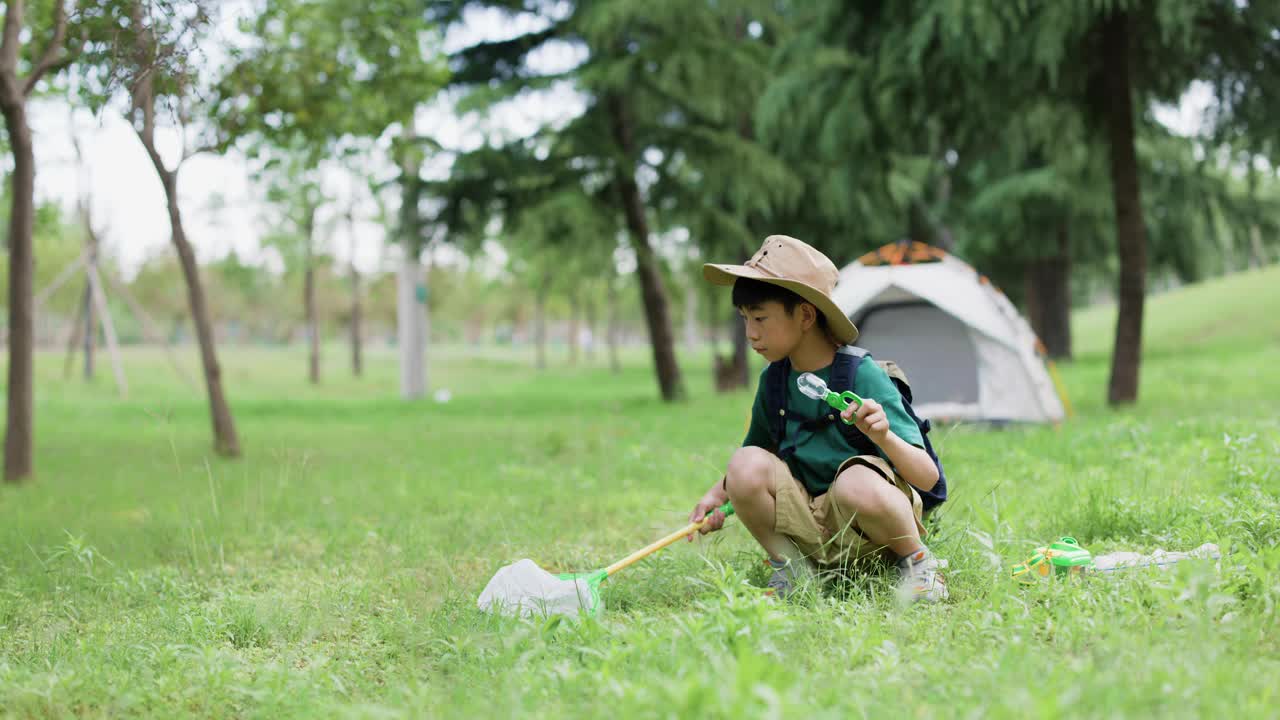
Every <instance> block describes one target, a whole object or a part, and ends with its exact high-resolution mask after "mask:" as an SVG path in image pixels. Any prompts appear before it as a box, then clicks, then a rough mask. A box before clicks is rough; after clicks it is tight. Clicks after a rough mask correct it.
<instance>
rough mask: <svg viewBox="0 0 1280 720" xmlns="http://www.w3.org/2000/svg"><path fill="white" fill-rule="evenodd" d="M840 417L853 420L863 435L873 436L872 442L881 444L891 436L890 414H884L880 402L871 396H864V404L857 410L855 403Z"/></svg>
mask: <svg viewBox="0 0 1280 720" xmlns="http://www.w3.org/2000/svg"><path fill="white" fill-rule="evenodd" d="M840 417H842V418H844V419H845V420H853V424H854V425H856V426H857V428H858V429H859V430H861V431H862V434H863V435H866V436H867V437H869V438H871V442H873V443H875V444H877V445H881V444H883V443H884V441H885V440H886V439H887V438H888V437H889V416H888V415H885V414H884V408H883V407H881V405H880V403H878V402H876V401H875V400H872V399H871V398H863V399H862V405H861V406H859V407H858V408H857V409H856V410H855V409H854V407H853V405H852V404H850V405H849V407H847V408H845V409H844V410H843V411H842V412H841V413H840Z"/></svg>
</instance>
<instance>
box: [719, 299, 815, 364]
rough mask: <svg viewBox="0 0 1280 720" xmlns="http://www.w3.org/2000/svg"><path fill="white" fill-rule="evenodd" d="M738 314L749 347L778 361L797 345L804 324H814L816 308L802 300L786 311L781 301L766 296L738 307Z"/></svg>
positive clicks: (767, 357) (806, 325) (766, 357)
mask: <svg viewBox="0 0 1280 720" xmlns="http://www.w3.org/2000/svg"><path fill="white" fill-rule="evenodd" d="M738 314H739V315H741V316H742V319H743V322H744V324H745V327H746V332H747V342H749V343H751V349H752V350H755V351H756V352H758V353H760V354H761V355H763V356H764V359H765V360H768V361H769V362H777V361H779V360H781V359H782V358H785V357H787V356H788V355H790V354H791V352H792V351H793V350H795V349H796V348H797V347H798V346H799V345H800V340H801V339H803V338H804V332H805V328H806V327H808V326H811V325H813V320H814V318H815V317H816V314H817V312H816V310H815V309H814V308H813V306H812V305H809V304H808V303H801V304H799V305H797V306H796V307H795V308H793V309H792V310H791V312H787V308H786V306H785V305H783V304H782V303H780V302H778V301H777V300H768V301H766V302H763V303H761V304H759V305H748V306H746V307H740V308H738ZM806 318H808V322H807V323H806Z"/></svg>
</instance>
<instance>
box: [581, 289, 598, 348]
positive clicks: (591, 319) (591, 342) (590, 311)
mask: <svg viewBox="0 0 1280 720" xmlns="http://www.w3.org/2000/svg"><path fill="white" fill-rule="evenodd" d="M594 289H595V288H594V287H593V288H592V290H593V291H594ZM582 314H583V316H584V317H585V318H586V324H587V342H586V343H585V345H586V347H584V348H583V355H584V356H585V357H586V360H587V362H588V363H595V361H596V296H595V295H594V294H588V296H587V300H586V302H584V303H583V304H582Z"/></svg>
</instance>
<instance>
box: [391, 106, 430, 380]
mask: <svg viewBox="0 0 1280 720" xmlns="http://www.w3.org/2000/svg"><path fill="white" fill-rule="evenodd" d="M409 126H410V127H409V129H408V130H407V131H406V147H405V149H404V150H403V151H402V152H403V154H402V155H401V157H400V163H399V164H400V185H401V199H400V248H401V250H402V251H403V252H402V253H401V261H400V274H399V277H398V283H399V284H398V288H399V293H398V295H397V301H396V325H397V331H398V337H397V343H398V345H399V349H400V397H402V398H404V399H405V400H413V399H415V398H420V397H422V396H423V395H425V394H426V392H427V358H426V345H427V343H428V342H429V340H430V337H429V333H430V330H429V328H430V325H429V322H430V320H429V318H428V316H427V310H428V308H427V292H428V288H427V281H426V275H425V274H424V273H423V269H422V262H421V257H420V256H421V254H422V233H421V228H422V218H421V215H420V212H421V211H420V210H419V208H418V202H419V200H420V199H421V197H422V182H421V181H420V180H419V179H418V170H419V164H418V162H417V157H418V156H417V154H416V153H415V151H414V150H413V148H412V143H413V141H414V139H415V135H414V133H413V129H412V121H410V123H409Z"/></svg>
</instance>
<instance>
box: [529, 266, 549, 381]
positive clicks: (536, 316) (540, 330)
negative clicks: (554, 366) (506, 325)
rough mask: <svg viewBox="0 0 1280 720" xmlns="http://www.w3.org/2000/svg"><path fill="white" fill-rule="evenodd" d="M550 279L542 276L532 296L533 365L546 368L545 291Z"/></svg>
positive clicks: (547, 290)
mask: <svg viewBox="0 0 1280 720" xmlns="http://www.w3.org/2000/svg"><path fill="white" fill-rule="evenodd" d="M550 287H551V281H550V280H549V279H548V278H543V279H542V280H540V281H539V282H538V289H537V290H536V291H535V293H536V294H535V295H534V298H533V345H534V367H536V368H537V369H539V370H546V369H547V293H548V292H549V291H550Z"/></svg>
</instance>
